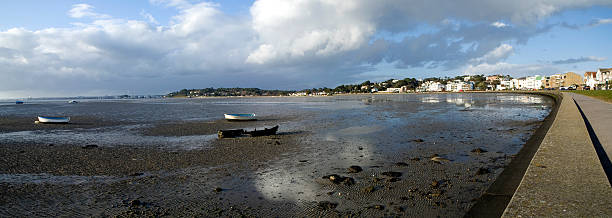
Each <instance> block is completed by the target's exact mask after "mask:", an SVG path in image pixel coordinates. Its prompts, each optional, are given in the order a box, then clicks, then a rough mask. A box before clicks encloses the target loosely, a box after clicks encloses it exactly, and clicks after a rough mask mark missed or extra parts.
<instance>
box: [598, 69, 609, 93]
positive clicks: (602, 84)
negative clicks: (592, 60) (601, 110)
mask: <svg viewBox="0 0 612 218" xmlns="http://www.w3.org/2000/svg"><path fill="white" fill-rule="evenodd" d="M595 79H596V80H597V89H602V90H607V89H610V88H612V87H611V86H612V84H610V83H612V68H600V69H598V70H597V75H596V77H595Z"/></svg>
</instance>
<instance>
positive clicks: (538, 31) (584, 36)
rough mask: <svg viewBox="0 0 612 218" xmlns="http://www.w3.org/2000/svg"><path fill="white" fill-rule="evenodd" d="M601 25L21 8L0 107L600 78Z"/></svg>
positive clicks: (469, 7)
mask: <svg viewBox="0 0 612 218" xmlns="http://www.w3.org/2000/svg"><path fill="white" fill-rule="evenodd" d="M611 14H612V2H610V1H602V0H585V1H580V2H577V1H571V0H558V1H555V2H551V1H544V0H517V1H512V2H500V1H479V0H468V1H461V2H450V3H449V2H448V1H443V0H431V1H427V2H422V1H412V0H381V1H376V2H373V1H366V0H355V1H350V2H347V1H323V0H312V1H298V0H257V1H239V0H227V1H220V0H218V1H196V0H193V1H187V0H150V1H116V0H111V1H103V0H95V1H72V0H67V1H32V0H23V1H16V2H10V3H4V4H3V5H2V7H0V66H3V67H2V68H0V75H2V77H3V78H4V79H3V80H0V98H19V97H24V96H34V97H40V96H77V95H106V94H111V95H112V94H124V93H127V92H129V93H134V94H136V93H138V94H165V93H167V92H170V91H174V90H179V89H182V88H203V87H236V86H240V87H259V88H279V89H303V88H312V87H323V86H327V87H335V86H337V85H339V84H346V83H357V82H361V81H364V80H374V81H377V80H385V79H388V78H391V77H393V78H404V77H416V78H427V77H433V76H436V77H437V76H456V75H461V74H496V73H503V74H510V75H513V76H516V77H518V76H525V75H535V74H539V75H549V74H554V73H563V72H567V71H573V72H577V73H579V74H583V73H584V71H596V70H597V68H604V67H612V61H611V59H610V58H612V57H610V55H609V54H610V53H609V51H612V43H610V40H609V37H610V36H611V35H612V16H611ZM41 78H44V81H41Z"/></svg>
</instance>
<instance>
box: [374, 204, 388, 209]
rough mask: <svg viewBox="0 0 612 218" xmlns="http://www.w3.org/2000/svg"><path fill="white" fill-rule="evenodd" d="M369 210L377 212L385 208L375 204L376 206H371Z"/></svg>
mask: <svg viewBox="0 0 612 218" xmlns="http://www.w3.org/2000/svg"><path fill="white" fill-rule="evenodd" d="M370 208H373V209H377V210H384V209H385V206H383V205H380V204H377V205H374V206H372V207H370Z"/></svg>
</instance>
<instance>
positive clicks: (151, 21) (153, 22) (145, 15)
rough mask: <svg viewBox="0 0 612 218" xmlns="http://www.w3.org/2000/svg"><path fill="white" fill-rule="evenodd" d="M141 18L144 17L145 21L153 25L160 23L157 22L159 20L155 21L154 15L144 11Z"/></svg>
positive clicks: (141, 12)
mask: <svg viewBox="0 0 612 218" xmlns="http://www.w3.org/2000/svg"><path fill="white" fill-rule="evenodd" d="M140 16H142V17H143V18H144V19H146V20H147V21H148V22H149V23H151V24H159V22H157V20H156V19H155V17H153V15H152V14H150V13H147V12H146V11H144V10H142V11H140Z"/></svg>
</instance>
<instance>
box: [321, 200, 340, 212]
mask: <svg viewBox="0 0 612 218" xmlns="http://www.w3.org/2000/svg"><path fill="white" fill-rule="evenodd" d="M318 206H319V209H321V210H333V209H335V208H336V207H337V206H338V203H333V202H329V201H320V202H319V203H318Z"/></svg>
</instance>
